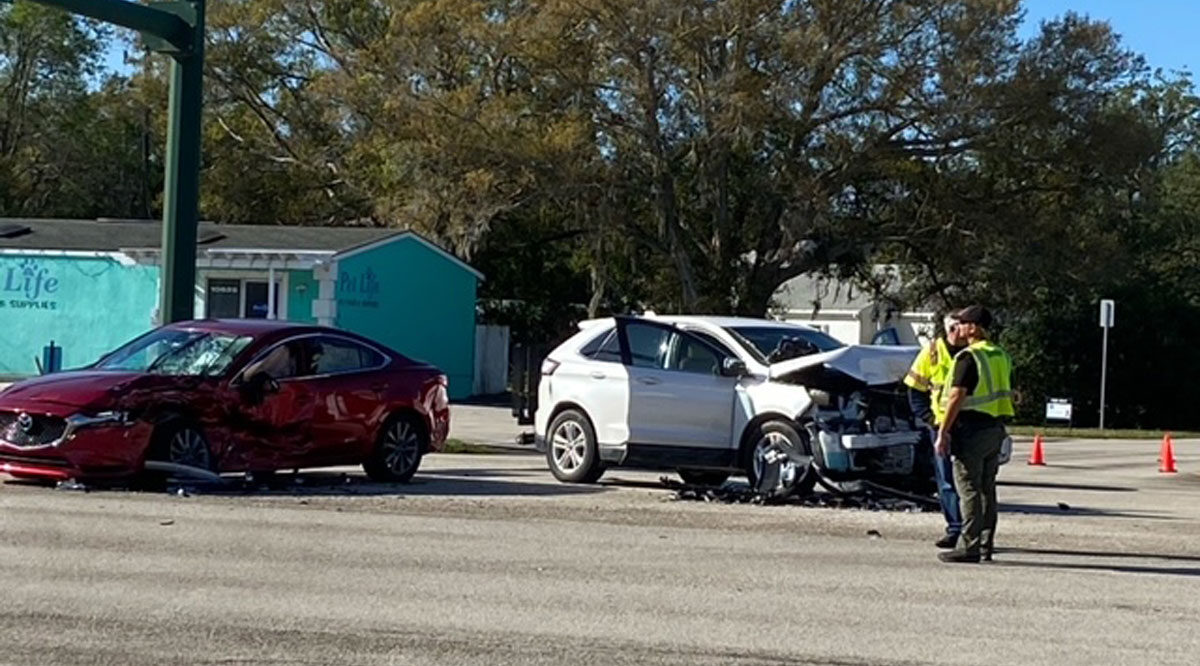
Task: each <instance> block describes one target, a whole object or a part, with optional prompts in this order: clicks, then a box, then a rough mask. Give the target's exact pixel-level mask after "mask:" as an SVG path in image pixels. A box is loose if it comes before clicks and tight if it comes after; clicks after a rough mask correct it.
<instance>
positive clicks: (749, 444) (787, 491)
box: [742, 419, 817, 496]
mask: <svg viewBox="0 0 1200 666" xmlns="http://www.w3.org/2000/svg"><path fill="white" fill-rule="evenodd" d="M772 451H774V452H777V453H782V454H786V455H787V456H788V460H787V462H785V463H778V462H777V463H771V462H769V460H768V455H769V452H772ZM797 459H799V460H800V462H797ZM742 464H743V466H744V468H745V470H746V477H747V479H749V481H750V487H751V488H753V489H755V490H757V491H759V492H762V493H767V494H770V495H799V496H804V495H808V494H809V493H811V492H812V490H813V487H814V486H816V484H817V470H816V467H815V465H814V463H813V459H812V448H811V447H810V446H809V443H808V440H807V439H806V437H805V436H804V435H803V434H802V433H801V431H800V429H799V428H798V427H797V426H796V424H795V423H793V422H791V421H789V420H786V419H770V420H767V421H763V422H762V423H759V424H757V425H755V426H752V427H751V428H750V430H749V431H747V432H746V437H745V439H744V440H743V442H742ZM785 478H790V479H791V481H790V482H787V481H783V480H782V479H785Z"/></svg>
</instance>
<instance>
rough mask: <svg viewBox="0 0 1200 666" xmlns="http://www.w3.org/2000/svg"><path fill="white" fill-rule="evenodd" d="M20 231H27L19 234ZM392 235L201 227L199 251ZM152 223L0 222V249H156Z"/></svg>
mask: <svg viewBox="0 0 1200 666" xmlns="http://www.w3.org/2000/svg"><path fill="white" fill-rule="evenodd" d="M22 229H28V230H29V231H27V232H22ZM397 234H398V230H396V229H384V228H377V227H299V226H284V225H276V224H261V225H260V224H216V223H213V222H201V223H200V228H199V229H198V231H197V238H198V243H197V245H198V246H199V247H200V248H203V249H208V248H227V249H235V248H236V249H239V250H247V249H253V250H305V251H328V252H335V253H336V252H341V251H343V250H349V249H351V248H355V247H358V246H360V245H364V244H367V243H373V242H375V241H378V240H382V239H384V238H387V237H388V236H394V235H397ZM161 244H162V222H160V221H158V220H55V219H17V218H0V248H11V249H28V250H82V251H92V252H117V251H120V250H130V249H151V248H158V247H159V246H161Z"/></svg>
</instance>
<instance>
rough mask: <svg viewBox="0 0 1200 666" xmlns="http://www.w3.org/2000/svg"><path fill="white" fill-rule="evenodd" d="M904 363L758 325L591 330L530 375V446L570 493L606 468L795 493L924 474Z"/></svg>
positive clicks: (598, 324) (885, 352)
mask: <svg viewBox="0 0 1200 666" xmlns="http://www.w3.org/2000/svg"><path fill="white" fill-rule="evenodd" d="M916 351H917V349H916V348H912V347H877V346H845V345H843V344H841V343H840V342H838V341H837V340H835V339H833V338H831V337H830V336H828V335H826V334H824V333H822V332H820V331H818V330H816V329H813V328H810V327H807V326H801V325H797V324H791V323H785V322H778V321H771V320H765V319H742V318H732V317H699V316H654V315H649V316H643V317H616V318H610V319H598V320H591V321H587V322H584V323H582V324H580V331H579V333H577V334H576V335H575V336H573V337H572V338H570V339H569V340H567V341H566V342H565V343H563V344H562V345H560V346H559V347H558V348H556V349H555V350H554V351H552V352H551V353H550V354H549V355H548V356H547V357H546V360H545V362H544V363H543V365H542V368H541V372H542V378H541V381H540V383H539V386H538V402H537V405H538V406H537V412H536V416H535V419H534V427H535V429H536V432H535V441H536V442H537V445H538V447H539V450H543V451H545V453H546V459H547V462H548V463H549V466H550V470H551V471H552V472H553V473H554V475H555V476H556V477H557V478H558V479H560V480H562V481H566V482H573V483H590V482H594V481H596V480H597V479H598V478H599V477H600V475H601V474H603V473H604V470H605V468H606V467H607V466H610V465H622V466H629V467H639V468H646V469H675V470H678V471H679V472H680V474H681V476H683V478H684V480H685V481H689V482H694V483H706V484H716V483H721V482H723V481H724V480H725V479H726V478H728V477H729V475H730V474H731V473H734V472H743V473H745V474H746V475H747V476H748V477H749V478H750V481H751V483H752V484H753V485H755V486H757V487H759V488H760V489H764V490H766V489H779V488H788V489H793V490H797V489H798V490H801V491H805V492H807V490H810V489H811V488H812V484H813V483H814V482H815V481H816V476H817V473H818V472H820V473H822V474H824V475H826V476H828V477H832V478H835V479H836V478H842V479H849V478H866V477H868V476H876V475H883V476H907V477H911V476H913V475H914V474H917V475H923V474H925V472H926V471H929V472H931V471H932V467H929V468H928V470H925V469H923V468H924V467H926V466H925V465H922V464H919V462H918V451H919V450H920V449H922V448H924V447H921V446H919V443H920V442H921V438H922V436H924V434H923V433H922V432H921V429H920V428H919V427H918V426H917V424H915V423H914V422H913V420H912V418H911V416H910V414H909V410H908V406H907V402H906V400H905V399H904V393H903V391H902V390H901V388H900V385H899V381H900V379H901V378H902V377H903V376H904V374H905V372H906V371H907V370H908V367H909V364H910V363H911V362H912V359H913V357H914V356H915V354H916ZM926 478H928V477H926Z"/></svg>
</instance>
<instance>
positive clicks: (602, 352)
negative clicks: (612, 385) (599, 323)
mask: <svg viewBox="0 0 1200 666" xmlns="http://www.w3.org/2000/svg"><path fill="white" fill-rule="evenodd" d="M579 354H580V355H581V356H584V357H586V358H590V359H592V360H593V361H604V362H606V363H620V362H621V341H620V339H619V338H618V336H617V329H615V328H614V329H610V330H608V331H605V332H604V333H601V334H600V335H598V336H596V337H595V338H593V339H592V340H591V341H590V342H588V343H587V344H586V345H584V346H583V347H582V348H581V349H580V350H579Z"/></svg>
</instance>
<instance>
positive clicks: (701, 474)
mask: <svg viewBox="0 0 1200 666" xmlns="http://www.w3.org/2000/svg"><path fill="white" fill-rule="evenodd" d="M679 478H681V479H683V482H684V483H686V484H689V485H693V486H719V485H721V484H723V483H725V482H726V481H727V480H728V479H729V472H712V471H708V470H701V469H681V470H679Z"/></svg>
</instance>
